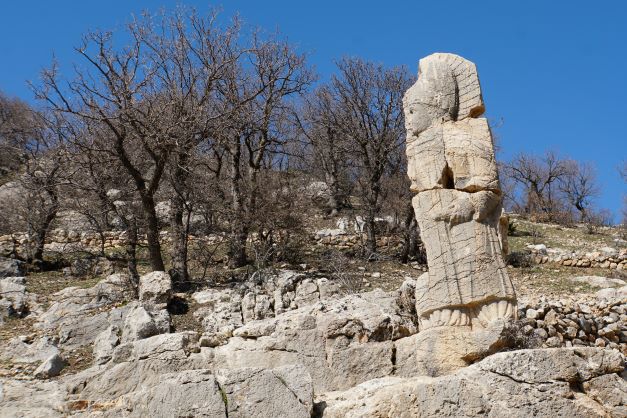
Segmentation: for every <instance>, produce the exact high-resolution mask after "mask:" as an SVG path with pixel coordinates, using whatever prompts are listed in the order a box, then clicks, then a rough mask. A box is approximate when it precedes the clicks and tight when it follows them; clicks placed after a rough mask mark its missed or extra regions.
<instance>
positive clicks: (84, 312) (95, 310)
mask: <svg viewBox="0 0 627 418" xmlns="http://www.w3.org/2000/svg"><path fill="white" fill-rule="evenodd" d="M129 283H130V278H129V277H128V276H127V275H124V274H112V275H110V276H108V277H107V278H105V279H103V280H101V281H100V282H98V284H96V285H95V286H93V287H90V288H87V289H82V288H79V287H68V288H65V289H63V290H61V291H60V292H57V293H55V294H54V295H52V297H51V299H52V300H53V302H52V304H51V305H50V307H49V308H48V310H46V311H45V312H44V313H42V314H41V315H40V316H39V317H38V318H37V322H36V323H35V327H36V328H38V329H40V330H43V331H46V332H56V333H57V334H58V336H59V344H61V345H62V346H64V347H65V348H76V347H80V346H84V345H89V344H92V343H93V342H94V340H95V339H96V337H97V336H98V334H100V333H101V332H102V331H104V330H106V329H107V328H108V327H109V326H110V325H117V326H120V327H121V326H122V324H123V322H124V317H125V315H126V313H127V312H128V310H129V306H128V305H127V306H122V307H119V308H113V309H110V308H112V307H114V306H115V305H116V304H118V303H120V302H122V301H124V300H126V299H128V298H130V297H131V295H130V288H129ZM108 309H110V310H108Z"/></svg>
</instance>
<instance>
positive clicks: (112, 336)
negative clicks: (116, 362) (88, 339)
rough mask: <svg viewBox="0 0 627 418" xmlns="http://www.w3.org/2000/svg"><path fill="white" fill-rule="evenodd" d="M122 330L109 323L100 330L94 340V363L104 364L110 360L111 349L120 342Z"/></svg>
mask: <svg viewBox="0 0 627 418" xmlns="http://www.w3.org/2000/svg"><path fill="white" fill-rule="evenodd" d="M121 334H122V330H120V328H118V327H117V326H115V325H111V326H110V327H109V328H107V329H106V330H104V331H102V332H101V333H100V334H98V336H97V337H96V340H95V341H94V364H104V363H106V362H108V361H109V360H111V356H112V355H113V350H114V349H115V347H117V346H118V345H119V344H120V335H121Z"/></svg>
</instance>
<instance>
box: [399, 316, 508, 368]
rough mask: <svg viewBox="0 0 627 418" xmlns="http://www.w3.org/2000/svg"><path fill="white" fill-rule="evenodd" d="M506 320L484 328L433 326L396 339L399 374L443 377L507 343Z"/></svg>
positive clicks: (500, 348) (496, 321) (496, 350)
mask: <svg viewBox="0 0 627 418" xmlns="http://www.w3.org/2000/svg"><path fill="white" fill-rule="evenodd" d="M507 324H508V321H506V320H502V319H498V320H495V321H492V322H491V323H489V324H488V325H487V327H485V328H479V329H477V328H474V329H473V328H471V327H469V326H461V327H435V328H429V329H427V330H424V331H420V332H419V333H418V334H415V335H413V336H411V337H407V338H403V339H401V340H398V341H396V374H397V375H398V376H403V377H409V376H432V377H435V376H442V375H445V374H449V373H452V372H454V371H455V370H457V369H461V368H463V367H466V366H468V365H470V364H472V363H474V362H476V361H478V360H480V359H482V358H484V357H486V356H489V355H490V354H494V353H496V352H498V351H501V350H503V349H505V348H507V347H508V346H509V344H510V341H509V338H508V332H507Z"/></svg>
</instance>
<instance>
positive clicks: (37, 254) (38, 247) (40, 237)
mask: <svg viewBox="0 0 627 418" xmlns="http://www.w3.org/2000/svg"><path fill="white" fill-rule="evenodd" d="M56 216H57V210H56V209H53V210H50V211H49V212H48V213H47V214H46V217H45V218H44V221H43V223H42V224H41V225H40V226H39V228H38V229H37V231H35V245H34V248H33V256H32V260H31V262H32V263H34V264H40V265H41V264H43V261H44V245H45V243H46V235H48V229H49V228H50V224H51V223H52V221H53V220H54V218H55V217H56Z"/></svg>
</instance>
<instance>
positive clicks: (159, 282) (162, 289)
mask: <svg viewBox="0 0 627 418" xmlns="http://www.w3.org/2000/svg"><path fill="white" fill-rule="evenodd" d="M171 295H172V279H171V278H170V275H169V274H168V273H166V272H164V271H153V272H151V273H148V274H144V275H143V276H141V277H140V279H139V300H140V302H142V303H144V304H149V305H151V306H158V305H167V303H168V301H169V300H170V297H171Z"/></svg>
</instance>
